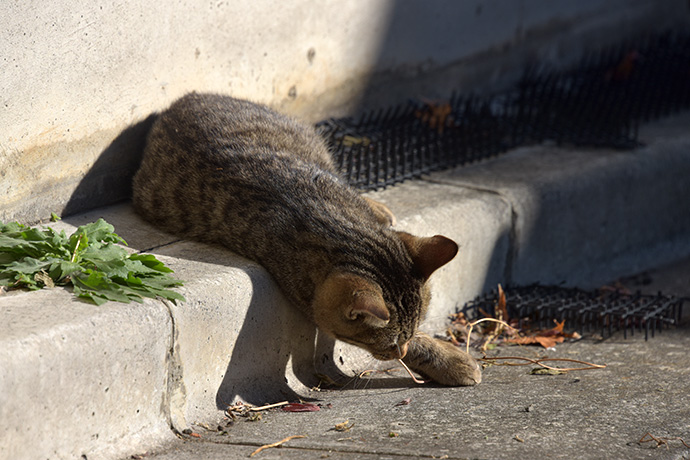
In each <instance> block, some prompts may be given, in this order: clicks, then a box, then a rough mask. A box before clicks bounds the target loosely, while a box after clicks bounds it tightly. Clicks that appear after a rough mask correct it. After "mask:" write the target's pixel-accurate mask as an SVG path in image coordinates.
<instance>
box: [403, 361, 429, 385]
mask: <svg viewBox="0 0 690 460" xmlns="http://www.w3.org/2000/svg"><path fill="white" fill-rule="evenodd" d="M398 361H400V364H402V367H404V368H405V370H406V371H407V373H408V374H410V377H412V380H413V381H414V383H419V384H423V383H427V381H426V380H419V379H418V378H417V377H415V376H414V374H413V373H412V371H411V370H410V368H409V367H407V364H405V363H404V362H403V360H402V359H399V360H398Z"/></svg>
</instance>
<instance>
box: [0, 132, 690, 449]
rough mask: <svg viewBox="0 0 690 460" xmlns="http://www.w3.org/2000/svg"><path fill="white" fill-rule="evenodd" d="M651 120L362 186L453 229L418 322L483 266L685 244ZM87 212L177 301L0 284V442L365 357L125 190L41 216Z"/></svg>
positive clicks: (682, 215) (206, 401) (540, 265)
mask: <svg viewBox="0 0 690 460" xmlns="http://www.w3.org/2000/svg"><path fill="white" fill-rule="evenodd" d="M679 126H680V127H681V128H682V127H683V126H687V125H684V124H682V123H681V124H680V125H679ZM665 129H666V131H664V134H663V135H658V136H656V137H655V136H650V137H649V138H650V139H651V140H650V144H649V145H648V146H647V147H646V148H644V149H641V150H638V151H636V152H604V151H598V152H591V151H581V150H574V149H571V150H563V149H553V148H550V147H546V146H541V147H538V148H534V149H523V150H520V151H516V152H512V153H510V154H508V155H506V156H503V157H500V158H498V159H496V160H493V161H487V162H484V163H480V164H477V165H474V166H471V167H468V168H464V169H459V170H456V171H449V172H444V173H437V174H434V175H432V176H430V177H429V178H428V180H426V181H415V182H409V183H405V184H402V185H400V186H397V187H394V188H391V189H388V190H384V191H381V192H377V193H374V194H371V196H373V197H374V198H376V199H378V200H380V201H383V202H385V203H387V204H388V205H389V207H390V208H391V209H392V210H393V211H394V212H395V213H396V215H397V217H398V220H399V224H398V228H400V229H402V230H406V231H410V232H414V233H417V234H424V235H432V234H436V233H442V234H445V235H447V236H449V237H451V238H454V239H455V240H457V241H458V242H459V244H460V247H461V249H460V253H459V255H458V256H457V258H456V259H455V260H454V261H453V262H451V263H450V264H449V265H447V266H446V267H444V268H443V269H441V270H440V271H439V273H437V274H435V275H434V278H432V280H433V283H432V287H433V291H434V300H433V303H432V306H431V309H430V313H429V318H428V321H427V323H426V324H425V325H424V328H425V329H427V330H428V331H430V332H439V331H440V330H441V328H442V327H443V324H444V321H445V319H446V316H447V314H448V313H450V312H452V311H453V309H454V308H455V306H456V305H457V304H458V303H462V302H465V301H467V300H469V299H471V298H473V297H474V296H476V295H478V294H479V293H481V292H482V291H484V290H486V289H488V288H493V287H494V286H495V284H496V283H498V282H503V283H506V282H510V281H512V282H520V283H523V282H532V281H542V282H558V281H561V280H567V281H568V282H569V283H571V284H576V283H586V284H598V283H603V282H605V281H608V280H609V279H610V278H611V277H615V276H618V275H619V274H624V273H627V272H630V271H633V270H637V269H641V268H647V267H650V266H652V265H656V264H659V263H662V262H665V261H668V260H671V259H673V258H674V257H678V258H680V257H682V256H687V255H688V254H690V213H688V205H687V198H686V197H687V196H688V191H689V190H688V187H690V185H688V183H687V181H686V180H685V178H686V177H687V176H688V175H689V174H690V140H688V138H686V137H683V135H677V131H674V130H673V129H671V128H668V126H667V127H666V128H665ZM673 133H676V134H673ZM669 136H670V137H669ZM98 217H103V218H105V219H106V220H107V221H109V222H110V223H112V224H113V225H114V226H115V229H116V231H117V232H118V233H119V234H120V235H122V236H123V237H124V238H125V239H126V240H127V241H128V242H129V244H130V247H131V248H133V249H135V250H142V251H147V252H152V253H154V254H156V255H158V256H159V257H160V258H161V259H162V260H163V261H164V262H166V263H167V264H168V265H169V266H171V268H173V269H174V270H175V272H176V275H177V276H178V277H180V278H182V279H184V280H185V281H186V284H185V286H184V288H182V292H183V294H184V295H185V296H186V298H187V302H184V303H180V304H179V305H171V304H167V303H163V302H160V301H147V302H145V303H144V304H143V305H139V304H132V305H125V304H118V303H108V304H106V305H103V306H101V307H95V306H92V305H89V304H85V303H82V302H80V301H77V300H75V299H74V298H73V297H72V296H71V294H70V293H69V292H67V291H66V290H64V289H53V290H44V291H39V292H32V293H10V294H7V295H5V296H3V297H2V298H0V369H2V372H1V373H0V392H2V394H4V395H11V397H10V398H6V402H4V403H3V404H2V405H1V406H0V420H3V422H2V429H0V446H3V448H2V449H3V450H0V458H3V459H4V458H8V459H9V458H22V457H28V456H30V457H45V458H64V457H69V458H73V457H78V456H80V455H86V456H87V457H88V458H90V459H91V458H118V457H121V456H123V455H124V454H126V453H131V452H134V451H142V450H146V449H148V448H150V447H151V446H152V445H154V444H155V443H157V442H161V441H165V440H166V439H169V438H170V437H171V436H172V431H171V430H170V429H169V428H170V426H172V427H173V428H175V429H177V430H183V429H185V428H187V427H189V426H190V425H191V424H193V423H194V422H204V421H207V422H213V421H215V420H217V418H218V417H219V416H220V414H221V412H220V410H221V409H222V408H223V407H224V406H225V405H227V404H230V403H232V402H234V401H235V400H236V399H242V400H245V401H248V402H252V403H263V402H275V401H276V400H282V399H295V398H296V397H298V395H299V396H307V397H308V396H309V392H308V390H309V388H310V387H311V385H314V384H316V383H317V380H316V379H315V377H314V374H315V373H316V372H322V373H328V374H330V375H332V376H336V377H337V375H338V374H348V373H351V372H352V371H353V370H361V369H362V368H363V367H365V366H369V365H370V364H371V361H372V360H371V358H370V357H369V356H368V355H366V353H363V352H361V351H359V350H357V349H354V348H353V347H350V346H348V345H345V344H341V343H334V341H333V340H331V339H329V338H327V337H324V336H322V335H319V334H318V331H316V329H315V328H314V326H313V325H311V324H310V323H308V322H307V321H306V319H305V318H304V317H303V315H302V314H301V313H299V312H298V311H296V310H295V309H294V308H292V307H291V306H290V305H289V304H288V303H287V302H286V301H285V300H284V298H283V297H282V295H281V294H280V292H279V291H278V289H277V287H276V285H275V284H274V283H273V281H272V280H271V278H270V276H269V275H268V274H267V273H266V272H265V271H264V270H263V269H262V268H261V267H259V266H258V265H256V264H254V263H252V262H250V261H247V260H246V259H243V258H240V257H238V256H236V255H234V254H231V253H230V252H228V251H226V250H225V249H223V248H220V247H215V246H209V245H203V244H199V243H195V242H189V241H179V240H177V239H176V238H174V237H172V236H170V235H166V234H164V233H161V232H159V231H157V230H156V229H154V228H152V227H151V226H149V225H148V224H146V223H144V222H143V221H142V220H141V219H140V218H139V217H138V216H136V215H135V214H134V213H133V211H132V208H131V206H130V205H128V204H124V205H119V206H115V207H110V208H102V209H97V210H94V211H92V212H89V213H86V214H81V215H79V216H75V217H73V218H69V219H67V222H61V223H58V224H55V225H54V227H60V226H61V227H63V228H64V229H65V230H66V231H68V232H69V231H71V230H72V229H73V228H74V227H76V226H77V225H80V224H82V223H85V222H90V221H93V220H95V219H97V218H98Z"/></svg>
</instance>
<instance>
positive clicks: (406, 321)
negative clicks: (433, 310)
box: [313, 232, 458, 360]
mask: <svg viewBox="0 0 690 460" xmlns="http://www.w3.org/2000/svg"><path fill="white" fill-rule="evenodd" d="M396 234H397V237H398V238H399V239H400V241H401V242H402V250H403V251H405V252H406V254H407V257H404V258H402V259H401V260H404V262H401V265H402V266H401V267H399V268H400V269H401V270H400V271H399V276H398V278H399V279H394V280H391V281H390V282H392V283H396V286H382V285H381V283H382V282H381V280H376V279H373V277H371V276H364V275H362V274H361V273H353V272H349V271H347V270H338V269H336V270H334V271H333V272H332V273H330V274H329V275H328V276H327V278H326V280H325V281H324V282H323V283H322V284H321V285H320V286H318V287H317V289H316V293H315V298H314V303H313V312H314V320H315V322H316V324H317V325H318V326H319V327H320V328H321V329H324V330H325V331H326V332H329V333H330V334H332V335H333V336H335V337H336V338H338V339H340V340H342V341H344V342H348V343H351V344H353V345H357V346H359V347H362V348H364V349H366V350H368V351H369V352H371V353H372V354H373V355H374V357H375V358H377V359H382V360H389V359H398V358H402V357H403V356H404V355H405V353H406V352H407V343H408V342H409V341H410V339H412V337H413V336H414V334H415V332H416V330H417V327H418V325H419V322H420V321H421V320H422V318H423V317H424V314H425V313H426V309H427V307H428V304H429V300H430V293H429V287H428V286H427V284H426V281H427V280H428V279H429V276H431V274H432V273H433V272H434V271H436V270H437V269H438V268H440V267H441V266H443V265H445V264H446V263H448V262H449V261H450V260H451V259H453V257H455V254H457V252H458V245H457V244H456V243H455V242H454V241H452V240H450V239H448V238H446V237H444V236H440V235H436V236H433V237H427V238H422V237H415V236H413V235H410V234H408V233H404V232H396Z"/></svg>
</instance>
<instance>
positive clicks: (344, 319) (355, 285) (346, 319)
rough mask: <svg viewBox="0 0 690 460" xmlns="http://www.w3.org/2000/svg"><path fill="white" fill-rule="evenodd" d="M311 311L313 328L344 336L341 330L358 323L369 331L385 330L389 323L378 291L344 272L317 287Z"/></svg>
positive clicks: (378, 289) (383, 302)
mask: <svg viewBox="0 0 690 460" xmlns="http://www.w3.org/2000/svg"><path fill="white" fill-rule="evenodd" d="M312 308H313V309H314V320H315V321H316V324H317V325H319V326H320V327H322V328H324V329H325V330H327V331H331V332H334V331H340V333H343V331H342V326H345V327H346V328H350V327H356V326H357V324H359V322H358V321H357V320H360V319H361V320H362V321H363V322H364V324H366V325H369V326H371V327H385V326H386V324H388V321H389V320H390V313H389V312H388V308H386V302H385V301H384V300H383V295H382V294H381V288H380V287H379V286H378V285H377V284H375V283H372V282H371V281H369V280H367V279H365V278H362V277H361V276H357V275H354V274H352V273H347V272H345V273H343V272H335V273H331V274H330V275H328V276H327V277H326V279H325V280H324V282H323V283H321V284H320V285H319V286H317V288H316V292H315V295H314V301H313V304H312ZM353 331H354V329H353V330H351V332H350V333H352V332H353Z"/></svg>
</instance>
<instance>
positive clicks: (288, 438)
mask: <svg viewBox="0 0 690 460" xmlns="http://www.w3.org/2000/svg"><path fill="white" fill-rule="evenodd" d="M298 438H306V436H304V435H301V434H298V435H295V436H288V437H287V438H285V439H281V440H280V441H278V442H274V443H273V444H265V445H263V446H261V447H259V448H258V449H256V450H255V451H254V452H252V453H251V454H249V456H250V457H253V456H255V455H256V454H258V453H259V452H261V451H262V450H266V449H270V448H271V447H280V446H282V445H283V444H285V443H286V442H288V441H290V440H291V439H298Z"/></svg>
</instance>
